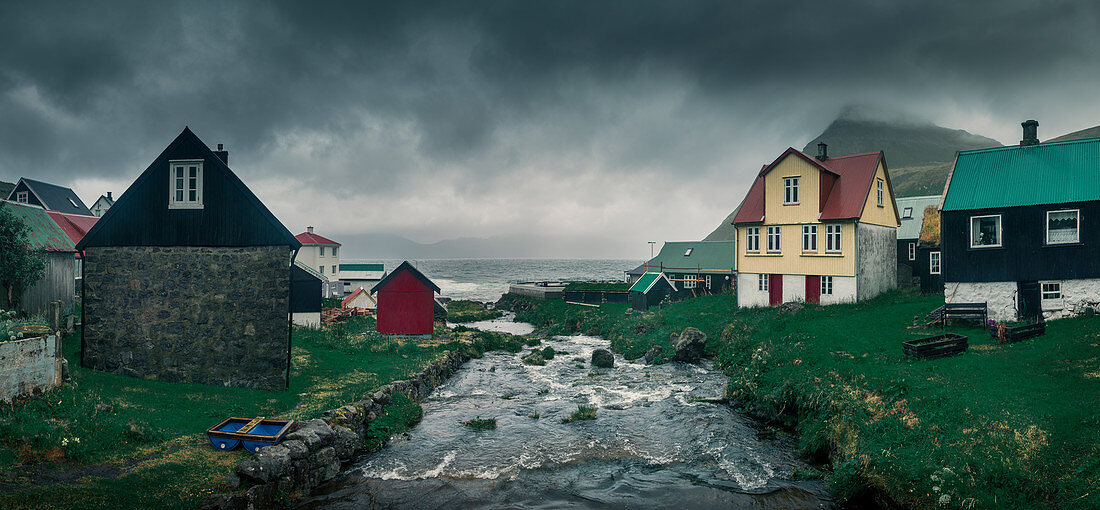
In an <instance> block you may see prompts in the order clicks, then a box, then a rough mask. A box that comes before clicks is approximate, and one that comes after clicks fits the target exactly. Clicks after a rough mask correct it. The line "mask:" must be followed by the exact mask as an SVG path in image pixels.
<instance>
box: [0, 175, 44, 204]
mask: <svg viewBox="0 0 1100 510" xmlns="http://www.w3.org/2000/svg"><path fill="white" fill-rule="evenodd" d="M20 191H26V192H27V203H28V204H34V205H37V206H39V207H41V208H43V209H45V208H46V206H45V205H44V204H42V202H41V201H39V200H38V197H36V196H34V193H31V189H30V188H28V187H27V183H25V182H23V181H22V180H20V181H19V183H18V184H16V185H15V189H13V190H11V194H10V195H8V196H10V197H11V199H10V200H11V201H12V202H15V201H16V200H15V197H16V196H17V195H16V194H17V193H19V192H20ZM4 198H8V197H4Z"/></svg>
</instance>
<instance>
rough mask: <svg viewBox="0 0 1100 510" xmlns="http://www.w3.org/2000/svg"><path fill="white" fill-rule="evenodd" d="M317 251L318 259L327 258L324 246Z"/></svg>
mask: <svg viewBox="0 0 1100 510" xmlns="http://www.w3.org/2000/svg"><path fill="white" fill-rule="evenodd" d="M317 250H318V251H317V256H318V257H324V256H325V247H324V246H318V247H317Z"/></svg>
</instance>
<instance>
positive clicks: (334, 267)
mask: <svg viewBox="0 0 1100 510" xmlns="http://www.w3.org/2000/svg"><path fill="white" fill-rule="evenodd" d="M332 274H336V266H332Z"/></svg>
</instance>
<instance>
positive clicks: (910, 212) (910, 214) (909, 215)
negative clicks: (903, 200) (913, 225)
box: [901, 207, 913, 220]
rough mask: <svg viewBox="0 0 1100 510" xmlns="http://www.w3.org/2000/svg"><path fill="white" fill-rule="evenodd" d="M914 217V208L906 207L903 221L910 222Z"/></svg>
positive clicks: (903, 212)
mask: <svg viewBox="0 0 1100 510" xmlns="http://www.w3.org/2000/svg"><path fill="white" fill-rule="evenodd" d="M912 217H913V208H912V207H906V208H905V209H903V210H902V213H901V219H903V220H908V219H911V218H912Z"/></svg>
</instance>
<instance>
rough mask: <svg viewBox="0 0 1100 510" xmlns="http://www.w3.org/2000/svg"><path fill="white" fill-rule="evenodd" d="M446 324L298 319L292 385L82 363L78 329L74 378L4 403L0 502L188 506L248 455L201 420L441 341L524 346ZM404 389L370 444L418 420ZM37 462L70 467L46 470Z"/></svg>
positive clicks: (362, 374)
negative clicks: (446, 328)
mask: <svg viewBox="0 0 1100 510" xmlns="http://www.w3.org/2000/svg"><path fill="white" fill-rule="evenodd" d="M437 333H439V332H437ZM444 333H446V334H445V335H439V334H437V338H442V339H443V340H446V339H447V338H446V337H448V336H449V337H453V338H454V339H453V340H452V341H449V342H447V343H440V341H433V340H427V341H424V340H419V339H400V340H398V339H394V338H392V337H383V336H381V335H378V334H377V333H375V332H374V321H373V319H372V318H369V317H366V318H365V317H354V318H351V319H349V320H348V321H347V322H344V323H341V324H340V325H338V326H335V327H333V328H331V329H329V330H327V331H326V330H320V329H304V328H295V330H294V336H293V341H292V345H293V349H292V365H291V367H292V368H291V379H290V388H289V389H287V390H285V391H279V392H267V391H260V390H249V389H243V388H225V387H216V386H202V385H195V384H180V383H167V382H162V381H153V380H144V379H137V378H132V377H126V376H121V375H114V374H108V373H104V372H98V371H95V370H90V369H84V368H82V367H80V363H79V348H80V335H79V332H77V333H75V334H72V335H69V336H68V337H66V338H65V339H64V344H63V351H64V354H65V356H66V358H67V359H68V360H69V366H70V370H71V373H72V378H73V381H72V383H68V384H64V385H62V386H60V387H58V388H55V389H53V390H50V391H48V392H46V393H45V394H44V395H41V396H36V397H30V398H26V399H22V400H19V401H17V402H16V403H14V404H13V405H11V406H0V507H3V508H103V507H114V508H148V507H161V508H194V507H195V506H197V505H198V504H199V503H201V502H202V500H203V498H204V497H205V496H206V495H208V494H213V493H224V492H229V491H230V487H229V485H228V484H227V483H226V482H225V481H224V479H225V476H226V475H227V474H229V473H230V472H232V471H233V469H234V468H235V466H236V464H237V463H238V462H240V461H241V460H243V459H244V458H246V457H247V456H248V455H250V454H248V453H245V452H244V451H243V450H237V451H233V452H220V451H216V450H214V449H213V448H212V447H211V446H210V445H209V443H208V442H207V439H206V437H205V430H206V428H208V427H210V426H211V425H214V424H215V423H217V422H218V421H220V420H222V419H224V418H225V417H227V416H231V415H235V416H267V417H280V418H290V419H295V420H307V419H312V418H316V417H318V416H320V414H321V412H323V411H324V410H327V409H332V408H335V407H338V406H340V405H343V404H345V403H348V402H353V401H356V400H359V399H360V398H361V397H362V396H363V395H364V394H368V393H371V392H373V391H375V390H377V389H378V388H379V387H381V386H383V385H385V384H388V383H390V382H392V381H395V380H399V379H405V378H407V377H409V376H410V375H412V374H414V373H416V372H418V371H419V370H421V369H422V368H423V367H424V366H425V365H427V364H428V363H429V362H431V361H432V360H434V359H436V358H437V357H439V356H440V355H441V354H442V353H443V351H445V350H448V349H450V350H454V349H471V350H472V351H473V352H472V354H474V355H480V354H481V353H482V352H484V351H486V350H495V349H504V350H510V351H511V352H518V351H519V349H521V348H522V343H521V342H520V340H523V339H522V338H519V339H517V338H513V337H511V336H509V335H506V334H501V333H480V332H476V333H475V332H465V333H450V332H444ZM458 337H461V338H462V339H463V340H465V342H463V341H459V340H458ZM466 342H469V343H466ZM402 399H403V397H400V396H398V397H395V398H394V401H393V403H392V404H391V405H390V406H388V407H387V410H386V413H385V415H384V416H383V417H381V418H380V419H379V420H376V421H375V422H372V423H371V425H370V427H369V430H368V432H369V437H368V440H367V443H368V444H367V446H368V447H377V446H380V445H381V444H382V443H383V442H384V440H385V437H388V436H389V435H390V434H392V433H398V432H401V431H403V430H407V429H408V427H410V426H412V425H413V424H415V423H416V421H418V420H419V415H420V407H419V405H417V404H415V403H413V402H405V401H403V400H402ZM404 400H407V399H404ZM51 463H52V464H51ZM38 471H44V472H48V473H50V474H57V473H65V472H68V473H71V474H72V479H71V480H68V481H66V482H63V483H60V482H51V481H50V479H47V478H39V477H38V476H36V475H35V473H36V472H38ZM135 488H140V490H135Z"/></svg>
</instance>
